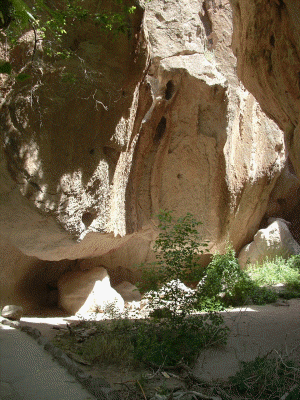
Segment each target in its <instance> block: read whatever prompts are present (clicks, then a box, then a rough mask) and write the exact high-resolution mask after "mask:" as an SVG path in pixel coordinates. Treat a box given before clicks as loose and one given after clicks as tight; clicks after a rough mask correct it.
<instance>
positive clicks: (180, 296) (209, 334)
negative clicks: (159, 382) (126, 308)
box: [134, 211, 228, 366]
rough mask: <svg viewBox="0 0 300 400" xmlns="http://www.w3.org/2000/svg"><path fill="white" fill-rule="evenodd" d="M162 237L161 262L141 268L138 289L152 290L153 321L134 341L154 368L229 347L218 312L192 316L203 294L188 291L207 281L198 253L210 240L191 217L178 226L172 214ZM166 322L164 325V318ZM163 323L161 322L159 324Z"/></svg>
mask: <svg viewBox="0 0 300 400" xmlns="http://www.w3.org/2000/svg"><path fill="white" fill-rule="evenodd" d="M158 218H159V228H160V230H161V233H160V234H159V236H158V239H157V240H156V242H155V246H154V250H155V252H156V262H155V263H153V264H151V265H143V266H142V281H141V283H140V285H139V287H140V288H141V289H142V291H146V290H148V292H147V294H146V297H148V299H149V301H150V307H151V308H152V309H153V312H152V313H151V314H150V315H151V316H152V317H153V318H152V320H150V322H149V323H148V324H147V323H146V324H142V325H140V328H139V330H138V332H137V336H136V338H135V340H134V353H135V357H136V358H138V359H140V360H142V361H144V362H148V363H152V364H155V365H161V364H164V365H165V366H166V365H172V366H174V365H176V364H178V363H179V362H180V361H183V362H185V363H187V364H192V363H193V362H194V361H195V360H196V358H197V357H198V355H199V352H200V351H201V349H203V347H204V346H208V345H209V344H216V343H218V344H225V343H226V340H227V336H228V328H227V327H225V326H223V322H224V321H223V317H222V316H221V315H219V314H216V313H215V312H212V311H210V312H208V313H207V314H206V315H204V316H197V317H194V316H193V317H191V316H190V314H191V312H192V311H194V310H195V306H196V304H197V302H198V292H197V291H193V290H191V289H189V288H186V287H184V285H183V284H182V282H185V283H192V282H195V281H199V280H200V279H201V278H202V277H203V268H201V265H200V264H199V257H198V255H199V254H203V252H204V250H203V248H205V247H206V246H207V242H206V241H202V242H201V240H200V237H199V234H198V231H197V229H196V228H197V226H198V225H199V224H200V222H197V221H196V220H195V219H194V217H193V216H192V215H191V214H189V213H188V214H187V215H186V216H185V217H181V218H179V219H178V220H177V221H175V222H173V219H172V215H171V213H170V212H168V211H161V212H160V214H159V215H158ZM161 318H163V321H161V320H160V319H161ZM159 320H160V321H159Z"/></svg>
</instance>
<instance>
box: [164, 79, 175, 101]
mask: <svg viewBox="0 0 300 400" xmlns="http://www.w3.org/2000/svg"><path fill="white" fill-rule="evenodd" d="M174 91H175V86H174V83H173V81H169V82H167V84H166V91H165V99H166V100H170V99H171V98H172V97H173V94H174Z"/></svg>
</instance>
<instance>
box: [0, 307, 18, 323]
mask: <svg viewBox="0 0 300 400" xmlns="http://www.w3.org/2000/svg"><path fill="white" fill-rule="evenodd" d="M1 315H2V317H4V318H8V319H11V320H12V321H19V320H20V319H21V317H22V315H23V308H22V307H20V306H14V305H8V306H4V307H3V309H2V313H1Z"/></svg>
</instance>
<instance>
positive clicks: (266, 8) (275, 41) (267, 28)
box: [230, 0, 300, 178]
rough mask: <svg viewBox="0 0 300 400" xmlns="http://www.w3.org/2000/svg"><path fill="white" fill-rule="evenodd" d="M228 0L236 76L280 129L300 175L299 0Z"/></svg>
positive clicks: (299, 175) (299, 176)
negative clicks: (231, 11) (231, 22)
mask: <svg viewBox="0 0 300 400" xmlns="http://www.w3.org/2000/svg"><path fill="white" fill-rule="evenodd" d="M230 2H231V4H232V6H233V25H234V33H233V46H232V47H233V51H234V53H235V54H236V56H237V73H238V76H239V77H240V79H241V80H242V82H243V83H244V85H245V86H246V87H247V89H248V90H250V92H251V93H252V94H253V95H254V96H255V97H256V99H257V100H258V101H259V103H260V105H261V106H262V108H263V110H264V111H265V112H266V113H267V114H268V115H269V116H270V117H271V118H273V119H274V120H275V121H276V122H277V124H278V125H279V126H280V127H281V128H282V129H283V130H284V132H285V138H286V144H287V150H288V152H289V154H290V158H291V160H292V163H293V166H294V169H295V171H296V173H297V175H298V178H300V134H299V133H300V132H299V129H300V127H299V112H300V44H299V37H300V3H299V1H294V0H272V1H261V0H243V1H240V0H230Z"/></svg>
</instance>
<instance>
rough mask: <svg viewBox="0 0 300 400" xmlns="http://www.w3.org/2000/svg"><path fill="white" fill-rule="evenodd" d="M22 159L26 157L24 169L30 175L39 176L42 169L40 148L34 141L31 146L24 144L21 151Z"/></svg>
mask: <svg viewBox="0 0 300 400" xmlns="http://www.w3.org/2000/svg"><path fill="white" fill-rule="evenodd" d="M20 157H21V158H22V157H24V168H25V169H26V170H27V172H28V173H29V175H31V176H33V175H35V174H37V173H38V172H39V171H40V169H41V161H40V159H39V148H38V145H37V143H36V142H34V141H33V140H31V141H30V143H29V144H24V145H23V146H22V147H21V149H20Z"/></svg>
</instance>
